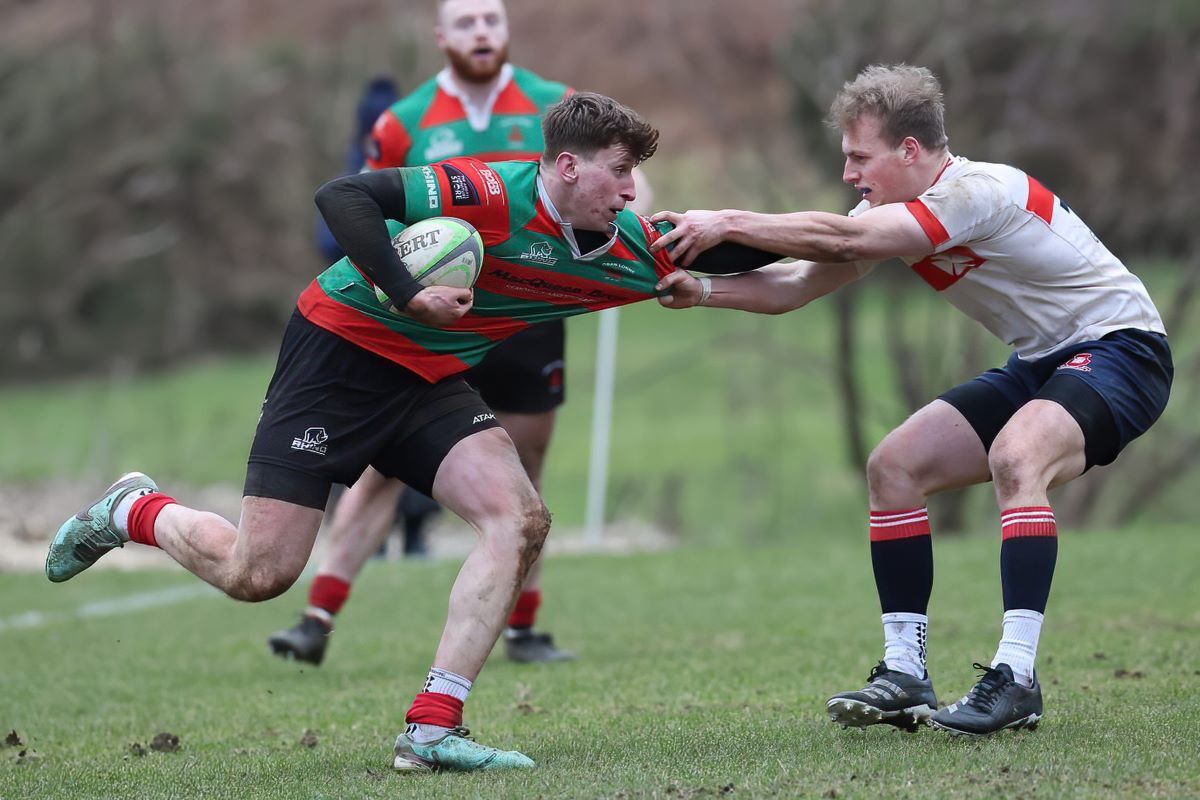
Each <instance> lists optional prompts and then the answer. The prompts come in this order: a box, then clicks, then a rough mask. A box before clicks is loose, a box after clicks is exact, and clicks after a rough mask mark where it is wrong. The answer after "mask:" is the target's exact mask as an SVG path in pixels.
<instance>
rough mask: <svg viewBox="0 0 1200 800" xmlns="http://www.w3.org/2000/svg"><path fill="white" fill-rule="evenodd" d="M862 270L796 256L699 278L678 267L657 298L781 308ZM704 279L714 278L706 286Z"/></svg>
mask: <svg viewBox="0 0 1200 800" xmlns="http://www.w3.org/2000/svg"><path fill="white" fill-rule="evenodd" d="M860 274H861V273H860V272H859V271H858V268H857V266H856V265H854V264H830V263H825V264H816V263H813V262H811V261H797V262H794V263H791V264H771V265H769V266H766V267H763V268H762V269H756V270H754V271H752V272H745V273H742V274H741V275H731V276H728V277H723V278H696V277H694V276H692V275H690V274H689V273H687V272H684V271H683V270H676V271H675V272H672V273H671V274H670V275H667V276H666V277H664V278H663V279H662V280H661V281H659V283H658V286H657V287H656V288H657V289H658V290H659V291H662V292H665V293H664V294H662V295H660V296H659V298H658V302H659V303H661V304H662V305H664V306H666V307H667V308H691V307H692V306H696V305H705V306H712V307H715V308H736V309H740V310H742V311H754V312H757V313H760V314H782V313H784V312H785V311H792V310H794V309H797V308H800V307H801V306H805V305H807V304H809V303H811V302H812V301H813V300H816V299H817V298H818V297H824V296H825V295H827V294H829V293H830V292H832V291H834V290H835V289H839V288H841V287H842V286H845V285H846V284H848V283H851V282H853V281H855V280H857V279H858V278H859V276H860ZM704 281H710V283H709V284H708V286H707V289H706V287H705V284H704Z"/></svg>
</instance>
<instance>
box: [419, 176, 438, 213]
mask: <svg viewBox="0 0 1200 800" xmlns="http://www.w3.org/2000/svg"><path fill="white" fill-rule="evenodd" d="M421 177H423V178H424V179H425V194H426V195H427V196H428V198H429V207H430V208H437V207H438V185H437V177H436V176H435V175H434V174H433V170H432V169H430V168H429V167H421Z"/></svg>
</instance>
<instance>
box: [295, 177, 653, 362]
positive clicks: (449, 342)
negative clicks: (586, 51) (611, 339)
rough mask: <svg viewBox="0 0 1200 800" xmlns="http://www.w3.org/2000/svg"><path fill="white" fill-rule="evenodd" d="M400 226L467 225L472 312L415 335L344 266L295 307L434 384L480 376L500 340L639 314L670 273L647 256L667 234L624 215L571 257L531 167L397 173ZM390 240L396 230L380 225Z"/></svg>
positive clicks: (408, 322) (573, 249) (566, 234)
mask: <svg viewBox="0 0 1200 800" xmlns="http://www.w3.org/2000/svg"><path fill="white" fill-rule="evenodd" d="M400 175H401V178H402V179H403V181H404V193H405V204H406V213H405V217H406V218H405V220H404V221H403V222H404V223H405V224H412V223H414V222H417V221H419V220H422V219H427V218H429V217H438V216H446V217H457V218H459V219H464V220H466V221H467V222H470V223H471V224H472V225H474V226H475V228H476V229H478V231H479V233H480V235H481V236H482V238H483V246H484V257H483V265H482V269H481V271H480V275H479V279H478V281H477V282H476V283H475V305H474V306H473V307H472V309H471V311H469V312H468V313H467V314H466V315H464V316H463V317H462V318H461V319H460V320H458V322H456V323H455V324H454V325H453V326H452V327H450V328H434V327H430V326H427V325H422V324H421V323H419V322H416V321H414V320H412V319H409V318H408V317H405V316H401V315H399V314H394V313H392V312H390V311H387V310H386V309H384V307H383V306H382V305H381V304H380V303H379V300H378V299H377V298H376V297H375V291H374V287H373V286H372V284H371V282H370V281H369V280H368V279H367V278H366V277H365V276H364V275H363V274H362V273H361V272H359V270H358V269H357V268H356V267H355V266H354V265H353V264H352V263H351V262H350V259H348V258H344V259H342V260H341V261H339V262H337V263H336V264H334V265H333V266H332V267H330V268H329V269H327V270H325V272H323V273H321V275H319V276H318V277H317V279H316V280H315V281H313V282H312V283H311V284H310V285H309V287H308V288H307V289H305V290H304V293H303V294H302V295H301V296H300V301H299V304H298V305H299V308H300V312H301V313H302V314H303V315H304V316H305V317H306V318H307V319H309V320H310V321H311V322H313V323H315V324H316V325H319V326H321V327H322V328H325V329H326V330H329V331H331V332H332V333H334V334H336V335H338V336H341V337H342V338H344V339H346V340H348V341H350V342H353V343H354V344H356V345H358V346H359V347H362V348H364V349H366V350H370V351H371V352H373V353H376V354H378V355H381V356H383V357H385V358H388V359H391V360H392V361H395V362H396V363H398V364H401V365H403V366H404V367H406V368H407V369H409V370H411V371H413V372H415V373H416V374H418V375H420V376H421V377H423V378H425V379H426V380H428V381H431V382H434V381H438V380H441V379H442V378H445V377H447V376H450V375H453V374H455V373H458V372H462V371H464V370H466V369H469V368H470V367H473V366H474V365H476V364H478V363H479V362H480V361H481V360H482V359H483V357H484V355H485V354H486V353H487V352H488V350H490V349H491V348H492V347H494V346H495V345H496V344H498V343H499V342H500V341H501V340H503V339H505V338H507V337H509V336H511V335H512V334H514V333H517V332H518V331H520V330H523V329H525V328H527V327H529V326H530V325H535V324H537V323H539V322H546V321H548V320H553V319H562V318H564V317H569V316H574V315H575V314H584V313H587V312H589V311H599V310H600V309H604V308H611V307H613V306H620V305H625V304H627V303H636V302H638V301H640V300H646V299H649V298H652V297H655V296H656V292H655V290H654V285H655V283H657V282H658V280H659V279H660V278H661V277H662V276H664V275H667V274H668V273H670V272H671V271H673V270H674V269H675V264H674V262H673V261H672V259H671V256H670V254H669V253H667V252H666V251H665V250H664V251H659V252H658V253H654V254H651V253H650V249H649V248H650V244H651V243H652V242H653V241H654V240H656V239H657V238H658V237H659V236H660V235H662V233H663V232H665V231H666V230H667V229H668V226H667V225H666V223H663V224H662V226H661V227H656V226H655V225H653V224H651V222H650V221H649V220H648V219H647V218H645V217H639V216H638V215H636V214H634V213H633V212H632V211H629V210H624V211H622V212H621V213H620V214H618V215H617V219H616V222H615V223H614V224H613V230H612V231H610V235H611V237H612V238H611V240H610V241H609V242H608V243H607V244H606V245H605V246H603V247H600V248H597V249H596V250H594V251H592V252H590V253H582V254H581V253H580V252H579V249H578V246H577V245H576V241H575V238H574V235H573V234H572V233H571V232H570V231H569V229H568V230H564V229H563V227H562V225H561V224H560V220H559V219H558V217H557V214H556V213H555V211H554V209H553V206H552V204H551V203H549V202H548V200H547V198H546V197H545V195H544V193H543V192H542V191H541V190H540V186H539V181H538V177H537V176H538V162H537V161H503V162H497V163H493V164H485V163H483V162H482V161H478V160H476V159H472V158H460V159H452V160H450V161H446V162H443V163H440V164H434V165H432V166H427V167H405V168H401V169H400ZM388 227H389V229H390V230H391V232H392V234H393V235H394V234H396V233H398V232H399V231H400V230H402V229H403V225H401V224H400V223H399V222H396V221H392V220H389V221H388Z"/></svg>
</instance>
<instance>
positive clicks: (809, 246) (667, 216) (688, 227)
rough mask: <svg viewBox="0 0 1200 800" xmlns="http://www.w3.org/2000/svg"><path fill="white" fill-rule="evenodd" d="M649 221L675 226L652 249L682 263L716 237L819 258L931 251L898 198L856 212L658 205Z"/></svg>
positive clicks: (862, 258) (834, 260) (876, 257)
mask: <svg viewBox="0 0 1200 800" xmlns="http://www.w3.org/2000/svg"><path fill="white" fill-rule="evenodd" d="M653 221H655V222H661V221H666V222H670V223H672V224H673V225H674V226H675V228H674V230H671V231H669V232H667V233H665V234H663V236H662V237H661V238H659V239H658V240H657V241H655V243H654V244H653V245H652V247H651V249H652V250H659V249H662V248H663V247H670V246H672V245H674V248H673V249H672V251H671V252H672V255H673V256H674V258H675V260H676V262H677V263H679V264H680V265H681V266H685V267H686V266H689V265H691V264H692V263H693V262H694V261H695V259H696V257H697V256H698V255H699V254H700V253H702V252H704V251H705V250H708V249H709V248H711V247H713V246H714V245H716V244H717V243H718V242H736V243H738V244H744V245H749V246H751V247H758V248H762V249H763V250H770V251H772V252H777V253H784V254H786V255H788V256H791V257H793V258H801V259H806V260H809V261H813V262H818V263H844V262H847V261H881V260H883V259H887V258H896V257H905V256H912V257H919V256H925V255H929V254H930V253H932V252H933V246H932V245H931V244H930V242H929V238H928V237H927V236H926V235H925V232H924V231H923V230H922V229H921V226H920V224H919V223H918V222H917V220H916V219H915V218H914V217H913V216H912V214H910V213H909V212H908V210H907V209H906V208H904V206H903V205H902V204H900V203H890V204H887V205H882V206H877V207H876V208H872V209H870V210H868V211H865V212H863V213H862V214H859V215H858V216H855V217H845V216H842V215H840V214H828V213H825V212H822V211H798V212H795V213H792V214H759V213H755V212H752V211H738V210H736V209H726V210H724V211H688V212H687V213H684V214H679V213H676V212H674V211H661V212H659V213H658V214H655V215H654V217H653Z"/></svg>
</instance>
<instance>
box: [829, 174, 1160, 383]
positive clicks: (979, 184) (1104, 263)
mask: <svg viewBox="0 0 1200 800" xmlns="http://www.w3.org/2000/svg"><path fill="white" fill-rule="evenodd" d="M904 205H905V207H906V208H907V209H908V210H909V212H910V213H911V214H912V215H913V217H915V218H916V220H917V222H918V223H920V225H921V229H922V230H924V231H925V235H926V236H928V237H929V242H930V244H932V245H933V254H932V255H929V256H926V257H925V258H921V259H909V258H906V259H904V261H905V263H907V264H909V266H910V267H912V269H913V271H914V272H916V273H917V275H919V276H920V277H921V278H922V279H924V280H925V282H926V283H928V284H929V285H930V286H932V287H933V288H934V289H936V290H937V291H938V292H941V293H942V294H943V295H944V296H945V297H946V299H947V300H949V301H950V302H951V303H953V304H954V305H955V306H957V307H958V308H959V309H960V310H961V311H963V313H965V314H967V315H968V316H969V317H971V318H972V319H975V320H977V321H978V322H980V323H981V324H982V325H983V326H984V327H985V328H987V329H988V330H989V331H991V332H992V333H993V334H995V335H996V336H997V337H999V338H1000V339H1001V340H1003V341H1004V342H1007V343H1008V344H1009V345H1011V346H1012V347H1013V348H1014V349H1015V350H1016V351H1017V355H1018V356H1020V357H1021V358H1023V359H1036V358H1039V357H1041V356H1044V355H1047V354H1048V353H1050V352H1051V351H1053V350H1057V349H1059V348H1061V347H1066V346H1068V345H1072V344H1076V343H1078V342H1086V341H1090V340H1093V339H1099V338H1100V337H1102V336H1104V335H1105V334H1108V333H1112V332H1113V331H1117V330H1121V329H1123V328H1137V329H1139V330H1144V331H1153V332H1156V333H1165V332H1166V331H1165V329H1164V328H1163V323H1162V318H1161V317H1160V316H1159V313H1158V309H1156V308H1155V307H1154V303H1153V301H1151V300H1150V295H1149V294H1147V292H1146V288H1145V287H1144V286H1143V285H1142V282H1141V281H1140V280H1139V279H1138V277H1137V276H1136V275H1134V274H1133V273H1131V272H1130V271H1129V270H1128V269H1126V268H1125V265H1124V264H1122V263H1121V261H1120V259H1118V258H1117V257H1116V256H1114V255H1113V254H1112V253H1111V252H1109V250H1108V248H1106V247H1105V246H1104V245H1103V244H1102V243H1101V242H1100V240H1099V239H1097V238H1096V235H1095V234H1094V233H1092V231H1091V230H1090V229H1089V228H1088V226H1087V225H1085V224H1084V223H1083V221H1082V220H1081V219H1079V217H1078V216H1077V215H1076V214H1075V213H1074V212H1073V211H1072V210H1071V209H1070V207H1068V206H1067V205H1066V204H1064V203H1063V202H1062V201H1061V200H1060V199H1059V198H1057V197H1055V195H1054V194H1053V193H1052V192H1051V191H1050V190H1048V189H1047V188H1046V187H1044V186H1042V184H1040V183H1038V182H1037V181H1036V180H1035V179H1033V178H1032V177H1030V176H1028V175H1026V174H1025V173H1024V172H1021V171H1020V170H1019V169H1015V168H1014V167H1009V166H1005V165H1003V164H985V163H981V162H975V161H970V160H968V159H965V158H952V159H950V161H949V163H948V164H947V165H946V168H945V169H944V170H943V171H942V173H941V174H940V175H939V176H938V178H937V180H936V181H934V184H933V185H932V186H931V187H929V188H928V189H927V190H926V191H925V192H924V193H923V194H922V195H921V196H920V197H918V198H917V199H915V200H912V201H910V202H908V203H905V204H904ZM866 208H867V203H866V201H863V203H862V204H860V205H859V206H858V207H857V208H855V209H854V211H852V212H851V214H852V215H856V214H859V213H862V212H863V211H865V210H866Z"/></svg>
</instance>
